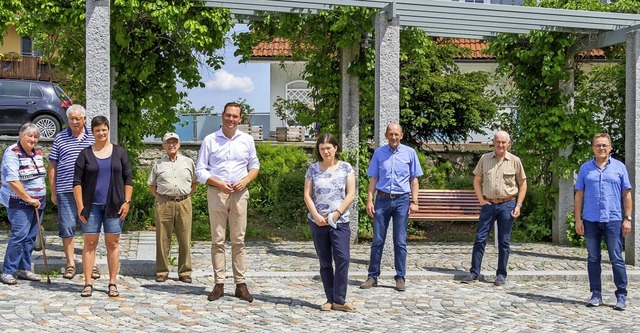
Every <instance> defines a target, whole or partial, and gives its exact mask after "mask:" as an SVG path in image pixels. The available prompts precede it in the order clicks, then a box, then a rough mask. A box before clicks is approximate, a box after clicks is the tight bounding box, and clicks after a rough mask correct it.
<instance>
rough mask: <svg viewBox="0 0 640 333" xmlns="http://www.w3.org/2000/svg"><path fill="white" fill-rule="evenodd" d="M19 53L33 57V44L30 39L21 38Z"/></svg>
mask: <svg viewBox="0 0 640 333" xmlns="http://www.w3.org/2000/svg"><path fill="white" fill-rule="evenodd" d="M20 53H21V54H22V55H23V56H30V55H33V42H32V41H31V38H29V37H25V36H23V37H22V39H21V40H20Z"/></svg>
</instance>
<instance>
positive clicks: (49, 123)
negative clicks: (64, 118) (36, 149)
mask: <svg viewBox="0 0 640 333" xmlns="http://www.w3.org/2000/svg"><path fill="white" fill-rule="evenodd" d="M33 123H34V124H35V125H36V126H38V128H39V129H40V137H41V138H48V139H52V138H53V137H54V136H55V135H56V134H57V133H58V132H60V123H59V122H58V120H57V119H56V118H55V117H53V116H50V115H46V114H45V115H42V116H38V117H36V118H35V119H34V120H33Z"/></svg>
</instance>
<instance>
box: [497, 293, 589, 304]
mask: <svg viewBox="0 0 640 333" xmlns="http://www.w3.org/2000/svg"><path fill="white" fill-rule="evenodd" d="M508 294H509V295H513V296H517V297H521V298H526V299H528V300H532V301H534V302H544V303H562V304H584V300H575V299H566V298H560V297H554V296H549V295H537V294H531V293H517V292H509V293H508Z"/></svg>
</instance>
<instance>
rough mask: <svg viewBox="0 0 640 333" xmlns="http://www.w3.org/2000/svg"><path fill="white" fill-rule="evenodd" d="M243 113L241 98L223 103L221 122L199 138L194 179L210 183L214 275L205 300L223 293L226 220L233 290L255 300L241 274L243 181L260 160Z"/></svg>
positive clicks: (244, 206) (255, 172)
mask: <svg viewBox="0 0 640 333" xmlns="http://www.w3.org/2000/svg"><path fill="white" fill-rule="evenodd" d="M241 116H242V108H241V106H240V104H238V103H235V102H230V103H227V104H226V105H225V106H224V111H223V112H222V128H220V129H219V130H218V131H216V132H214V133H211V134H209V135H207V136H206V137H205V138H204V140H202V146H201V147H200V152H199V153H198V161H197V162H196V176H197V177H198V181H199V182H201V183H204V184H207V185H208V190H207V201H208V208H209V222H210V224H211V243H212V244H211V261H212V262H213V271H214V277H215V286H214V288H213V290H212V291H211V293H209V296H208V300H209V301H215V300H217V299H219V298H220V297H222V295H223V294H224V280H225V278H226V262H225V246H224V242H225V232H226V227H227V223H228V224H229V238H230V239H231V261H232V267H233V279H234V282H235V284H236V291H235V296H236V297H238V298H240V299H242V300H245V301H248V302H252V301H253V296H252V295H251V293H249V290H248V289H247V284H246V282H245V277H244V275H245V272H246V262H245V252H244V235H245V231H246V229H247V201H248V199H249V191H248V190H247V185H249V183H250V182H251V181H253V180H254V179H255V178H256V177H257V176H258V172H259V169H260V162H259V161H258V156H257V154H256V146H255V143H254V141H253V137H251V136H250V135H249V134H247V133H243V132H241V131H238V123H240V119H241Z"/></svg>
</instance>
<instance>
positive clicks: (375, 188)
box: [360, 124, 422, 291]
mask: <svg viewBox="0 0 640 333" xmlns="http://www.w3.org/2000/svg"><path fill="white" fill-rule="evenodd" d="M402 136H403V133H402V127H401V126H400V125H399V124H389V125H388V126H387V130H386V132H385V138H386V139H387V141H389V144H387V145H384V146H381V147H379V148H378V149H376V151H375V152H374V153H373V157H371V162H370V163H369V169H368V170H367V175H368V176H369V177H370V178H371V179H370V181H369V187H368V189H367V214H368V215H369V216H370V217H373V240H372V242H371V256H370V259H369V273H368V278H367V281H365V282H364V283H362V284H361V285H360V288H361V289H369V288H371V287H375V286H377V285H378V277H379V276H380V262H381V260H382V249H383V247H384V242H385V238H386V236H387V228H388V227H389V221H390V220H391V218H392V217H393V257H394V265H395V269H396V275H395V277H394V279H395V281H396V290H398V291H404V290H406V286H405V273H406V263H407V223H408V219H409V213H410V212H411V213H413V212H415V211H417V210H418V189H419V184H418V177H420V176H422V168H421V167H420V162H419V161H418V154H416V151H415V150H413V148H411V147H408V146H405V145H403V144H401V143H400V140H402ZM374 194H375V198H376V200H375V205H374V202H373V197H374Z"/></svg>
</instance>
